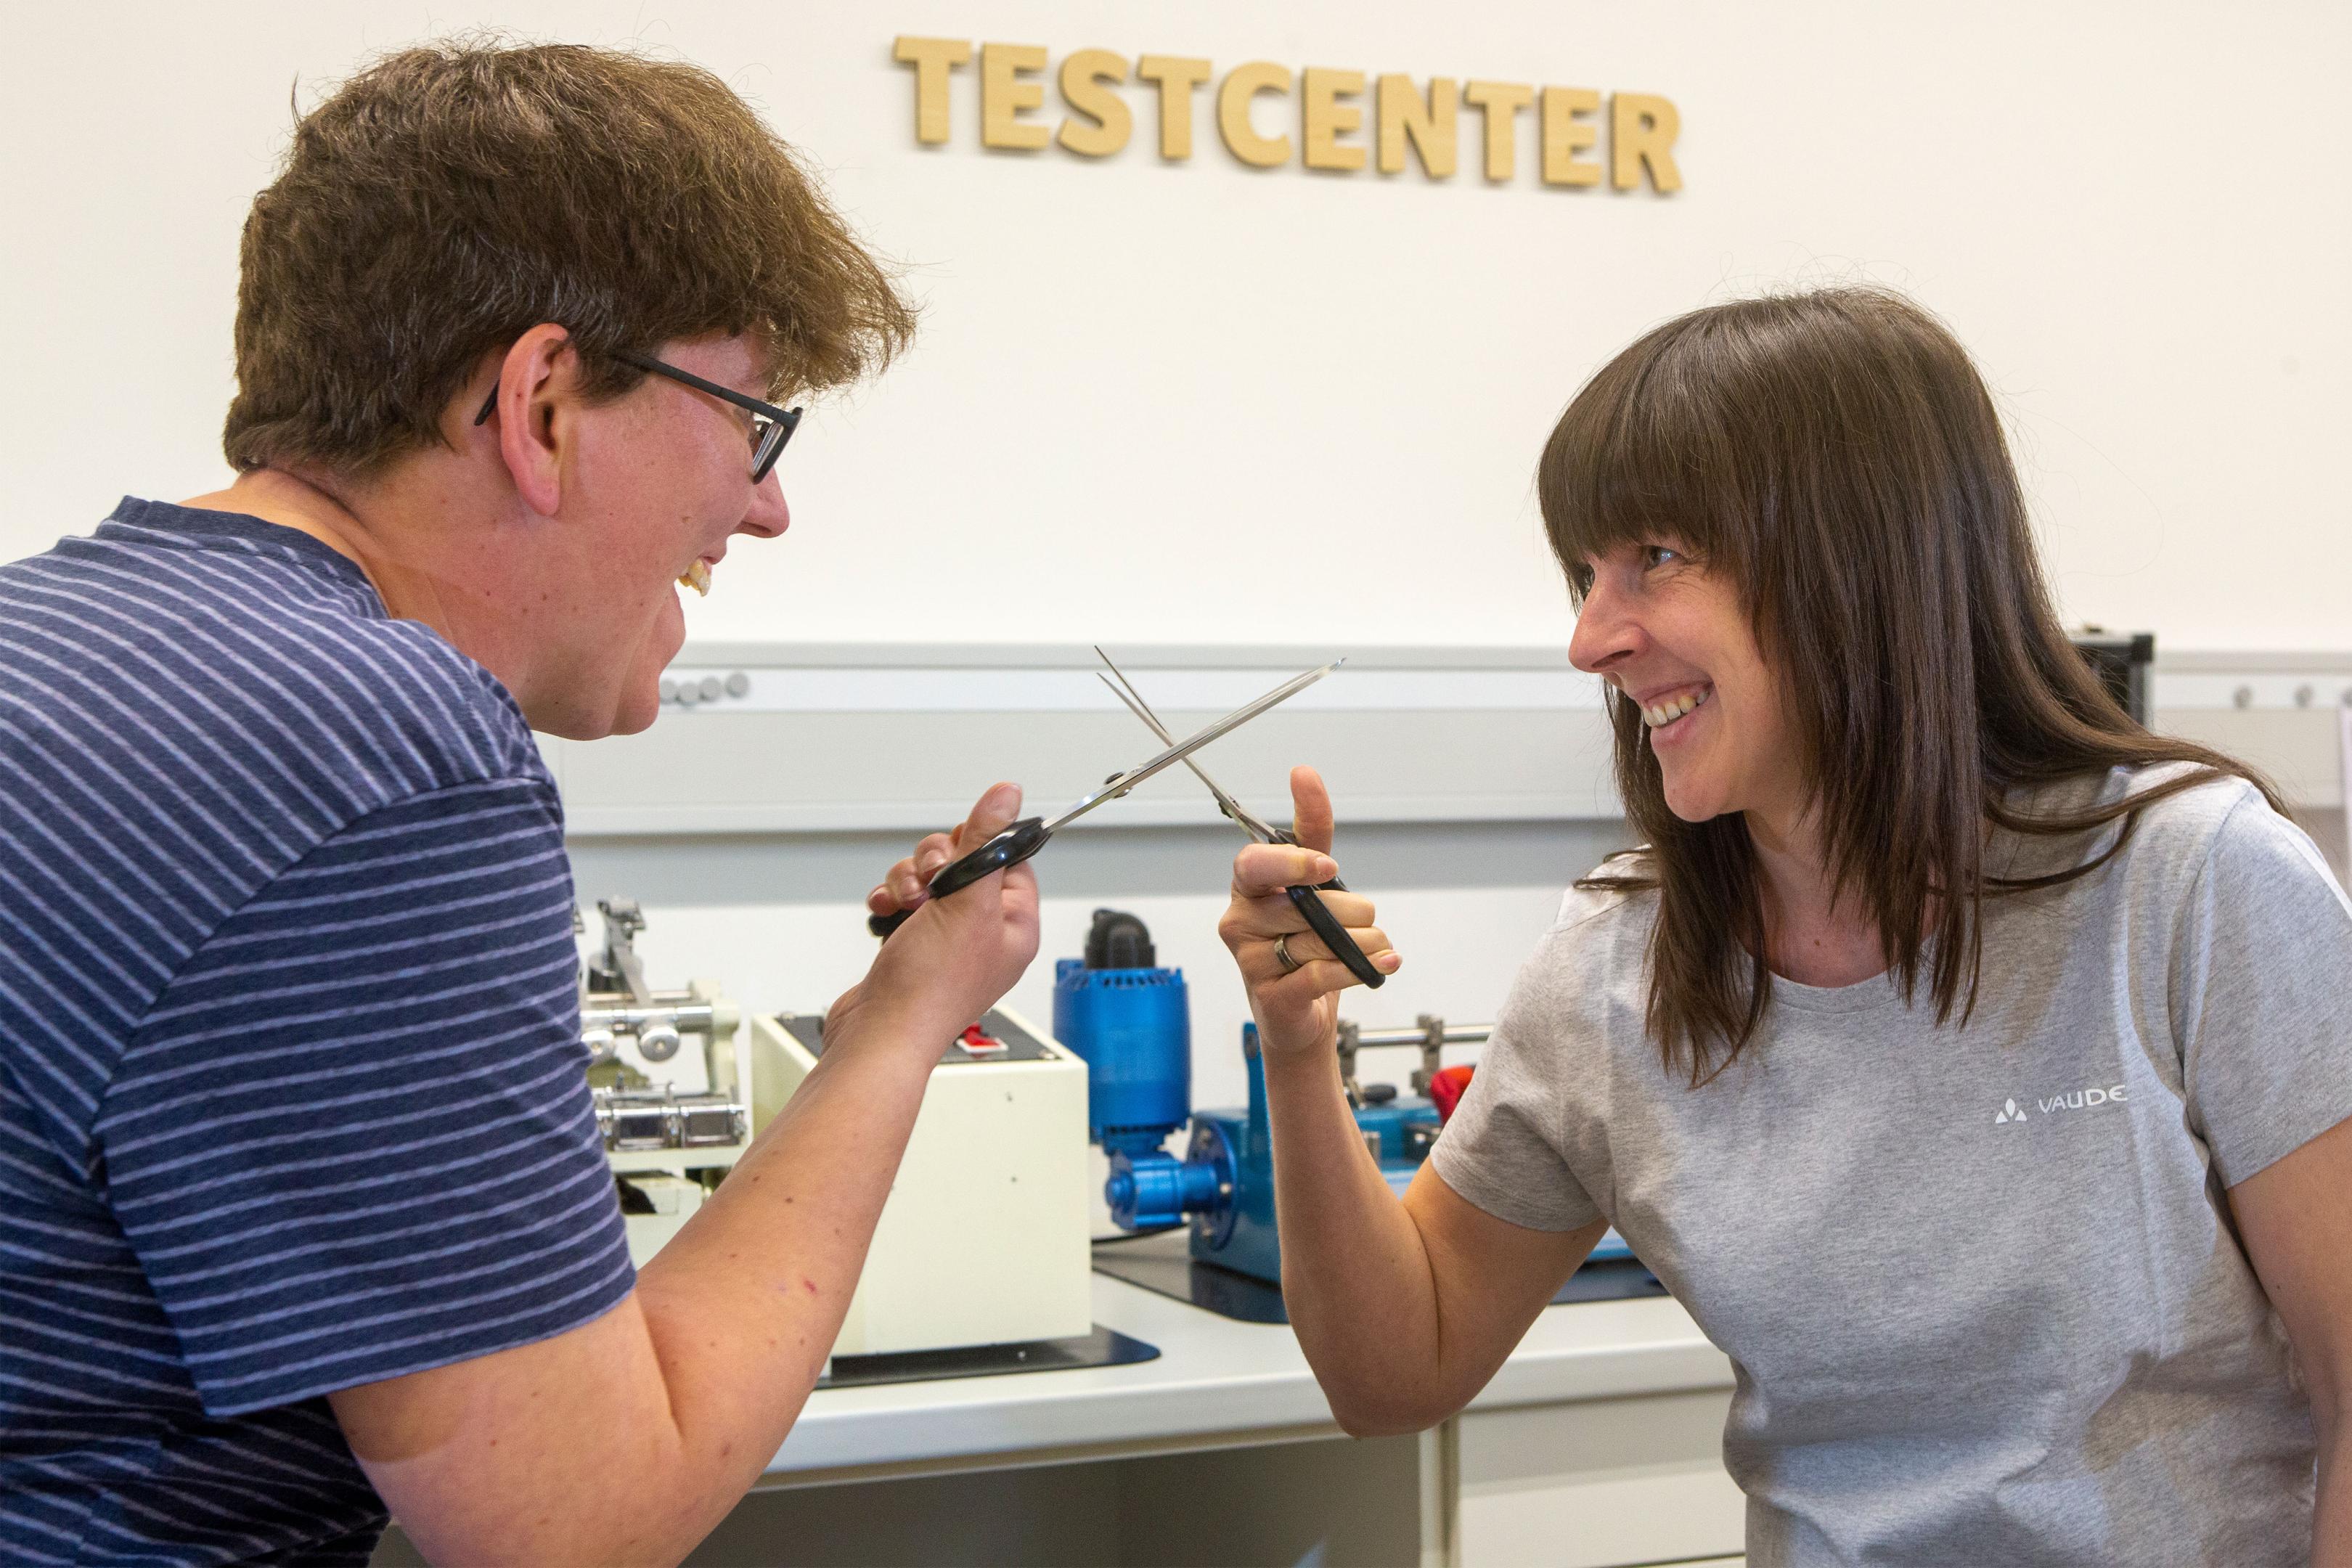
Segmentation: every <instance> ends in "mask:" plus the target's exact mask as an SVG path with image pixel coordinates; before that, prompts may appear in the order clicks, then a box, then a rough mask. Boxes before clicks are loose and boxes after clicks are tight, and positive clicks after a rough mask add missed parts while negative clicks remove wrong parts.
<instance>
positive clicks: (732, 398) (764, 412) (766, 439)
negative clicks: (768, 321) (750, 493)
mask: <svg viewBox="0 0 2352 1568" xmlns="http://www.w3.org/2000/svg"><path fill="white" fill-rule="evenodd" d="M613 357H614V359H616V360H619V361H620V362H621V363H624V364H633V365H635V366H636V367H637V368H638V369H639V370H645V371H651V372H652V373H653V374H656V375H666V376H667V377H669V378H670V379H671V380H672V381H676V382H682V383H684V384H686V385H688V386H690V387H692V388H694V389H695V390H696V391H697V392H707V393H709V394H710V395H711V396H713V397H716V398H718V399H719V400H720V401H721V402H724V403H731V404H733V405H735V406H736V407H738V408H742V409H748V410H749V411H750V412H751V482H752V483H753V484H755V485H756V484H758V483H759V482H760V481H761V479H766V478H767V477H768V470H769V469H770V468H774V467H775V466H776V458H777V457H778V455H779V454H781V453H782V451H783V449H784V443H785V442H787V441H789V440H791V439H792V438H793V430H794V429H795V428H796V427H797V426H799V425H800V422H801V411H800V410H799V409H797V408H779V407H777V406H776V405H774V404H772V403H763V402H761V400H760V399H759V398H756V397H751V396H748V395H745V394H743V393H740V392H738V391H736V390H735V389H734V388H733V387H731V386H721V385H719V384H718V383H717V382H715V381H705V380H704V379H703V378H702V377H700V376H698V375H697V374H694V373H693V372H692V371H690V370H680V369H678V368H677V366H676V365H674V364H667V363H664V362H662V361H660V360H657V359H656V358H654V357H653V356H652V355H651V354H633V353H615V354H614V356H613ZM498 406H499V389H498V388H497V387H495V386H494V387H492V388H490V395H489V396H488V398H487V399H485V400H484V402H483V404H482V411H481V412H480V413H479V414H477V415H475V416H474V423H475V424H477V425H480V424H484V423H486V422H487V421H488V419H489V417H490V416H491V415H492V414H493V413H495V412H496V411H497V409H498Z"/></svg>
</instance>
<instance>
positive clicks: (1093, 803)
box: [1045, 658, 1348, 833]
mask: <svg viewBox="0 0 2352 1568" xmlns="http://www.w3.org/2000/svg"><path fill="white" fill-rule="evenodd" d="M1347 662H1348V661H1347V660H1346V659H1343V658H1342V659H1333V660H1332V661H1331V662H1330V663H1329V664H1327V665H1325V666H1323V667H1322V668H1320V669H1310V670H1308V671H1307V672H1306V673H1305V674H1304V675H1295V676H1293V677H1291V678H1290V679H1288V680H1286V681H1284V682H1283V683H1282V684H1281V685H1280V686H1277V687H1276V688H1275V689H1273V690H1271V691H1269V692H1267V693H1266V694H1265V696H1263V697H1261V698H1259V699H1258V700H1256V701H1255V702H1250V703H1245V704H1244V705H1243V706H1242V707H1239V708H1236V709H1234V710H1233V711H1232V712H1230V713H1228V714H1226V715H1225V716H1224V717H1223V718H1222V719H1220V720H1218V721H1215V722H1214V723H1213V724H1210V725H1209V726H1207V727H1206V728H1205V729H1202V730H1200V731H1196V732H1195V733H1193V734H1191V735H1187V736H1186V737H1185V738H1184V739H1183V740H1181V741H1179V742H1176V743H1175V744H1174V745H1172V746H1171V747H1169V748H1168V749H1167V750H1166V751H1164V752H1160V754H1159V755H1158V756H1156V757H1154V758H1152V759H1151V760H1150V762H1148V763H1140V764H1139V765H1138V766H1135V767H1132V768H1129V769H1128V771H1127V772H1125V773H1114V774H1112V775H1111V777H1110V779H1109V781H1108V783H1106V784H1104V785H1103V786H1102V788H1100V789H1098V790H1097V791H1095V792H1094V793H1093V794H1092V795H1088V796H1087V798H1086V799H1084V800H1082V801H1080V802H1078V804H1077V805H1074V806H1072V807H1070V809H1069V810H1067V811H1066V812H1064V813H1063V814H1062V815H1061V816H1058V817H1056V818H1055V819H1054V820H1053V821H1052V822H1050V823H1048V824H1046V826H1045V831H1046V832H1048V833H1057V832H1059V831H1060V830H1061V829H1063V828H1065V827H1066V826H1069V825H1070V824H1071V823H1073V822H1075V821H1076V820H1077V819H1078V818H1079V817H1081V816H1085V815H1086V814H1087V813H1088V812H1090V811H1092V810H1093V809H1094V808H1095V807H1097V806H1098V805H1101V804H1102V803H1103V802H1105V801H1107V800H1116V799H1118V797H1119V796H1120V795H1125V794H1126V793H1127V792H1128V791H1129V790H1131V789H1133V788H1134V787H1135V786H1136V785H1137V784H1141V783H1142V782H1143V781H1144V780H1146V779H1148V778H1150V776H1151V775H1152V774H1154V773H1158V772H1160V770H1161V769H1162V768H1170V767H1173V766H1175V765H1176V764H1177V763H1181V762H1182V761H1183V760H1184V759H1185V758H1186V757H1189V756H1191V755H1192V753H1193V752H1197V751H1199V750H1200V749H1201V748H1202V747H1203V746H1205V745H1207V744H1208V743H1209V742H1212V741H1213V740H1216V739H1217V738H1218V737H1219V736H1221V735H1227V734H1230V733H1232V732H1233V731H1235V730H1238V729H1240V728H1241V727H1242V726H1243V725H1244V724H1246V723H1248V722H1249V721H1251V720H1253V719H1255V718H1256V717H1257V716H1258V715H1259V714H1261V713H1263V712H1265V710H1267V709H1269V708H1272V707H1273V706H1275V705H1276V703H1279V702H1286V701H1287V700H1290V699H1291V698H1293V697H1296V696H1297V695H1298V693H1300V692H1301V691H1304V690H1306V689H1307V688H1308V687H1310V686H1312V685H1314V684H1315V683H1316V682H1317V681H1318V680H1320V679H1323V678H1324V677H1325V676H1327V675H1328V674H1330V673H1331V672H1332V671H1333V670H1335V669H1337V668H1339V667H1340V666H1341V665H1343V664H1345V663H1347Z"/></svg>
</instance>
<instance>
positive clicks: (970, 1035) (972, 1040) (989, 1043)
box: [956, 1024, 1013, 1057]
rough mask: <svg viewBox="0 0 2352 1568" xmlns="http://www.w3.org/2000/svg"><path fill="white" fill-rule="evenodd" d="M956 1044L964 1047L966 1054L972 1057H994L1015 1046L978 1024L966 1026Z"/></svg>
mask: <svg viewBox="0 0 2352 1568" xmlns="http://www.w3.org/2000/svg"><path fill="white" fill-rule="evenodd" d="M956 1044H957V1045H959V1046H961V1047H963V1049H964V1054H965V1055H966V1056H972V1057H992V1056H996V1055H998V1054H999V1053H1001V1052H1003V1051H1009V1050H1011V1049H1012V1048H1013V1047H1010V1046H1008V1045H1006V1044H1005V1043H1004V1042H1003V1040H1000V1039H998V1038H997V1037H995V1036H994V1035H992V1034H989V1033H988V1032H987V1031H986V1030H984V1029H982V1027H981V1026H979V1025H978V1024H970V1025H967V1026H965V1027H964V1031H963V1033H962V1034H961V1035H959V1036H957V1037H956Z"/></svg>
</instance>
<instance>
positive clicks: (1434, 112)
mask: <svg viewBox="0 0 2352 1568" xmlns="http://www.w3.org/2000/svg"><path fill="white" fill-rule="evenodd" d="M979 54H980V69H979V72H978V73H977V74H978V76H979V78H980V93H979V97H980V144H981V145H982V146H983V147H988V148H992V149H998V150H1002V151H1007V152H1025V153H1034V152H1037V151H1039V150H1041V149H1043V148H1045V147H1046V146H1049V145H1051V144H1054V143H1056V142H1058V143H1059V144H1060V145H1061V146H1062V148H1063V149H1064V150H1065V151H1066V152H1069V153H1076V154H1077V155H1079V156H1080V157H1086V158H1109V157H1112V156H1115V155H1116V154H1118V153H1122V152H1125V151H1126V149H1127V144H1128V142H1129V141H1131V140H1132V139H1133V138H1134V134H1135V112H1134V110H1133V108H1132V107H1131V106H1130V104H1129V101H1128V99H1127V97H1126V95H1125V94H1124V93H1123V92H1122V91H1121V90H1120V89H1122V88H1124V87H1126V86H1127V85H1128V83H1129V80H1130V79H1132V80H1133V81H1134V82H1136V83H1137V84H1139V85H1140V86H1148V87H1149V88H1150V89H1152V90H1153V92H1154V93H1156V94H1157V96H1158V100H1159V105H1158V107H1159V111H1160V112H1159V122H1160V157H1161V158H1162V159H1165V160H1167V161H1169V162H1171V163H1181V162H1182V161H1184V160H1186V159H1188V158H1190V157H1192V124H1193V108H1194V105H1195V104H1196V103H1197V101H1198V98H1197V94H1198V91H1199V89H1202V88H1203V87H1205V86H1207V85H1209V83H1210V82H1211V81H1212V80H1213V79H1215V78H1216V70H1215V68H1214V67H1213V65H1212V64H1211V63H1210V62H1209V61H1207V60H1204V59H1195V58H1190V57H1187V56H1182V55H1142V56H1139V57H1138V58H1136V60H1135V62H1134V64H1133V65H1132V66H1131V67H1130V66H1129V63H1128V59H1127V57H1126V56H1124V55H1121V54H1118V53H1116V52H1114V51H1113V50H1110V49H1077V50H1074V51H1073V52H1071V53H1070V54H1068V55H1066V56H1064V57H1063V59H1062V62H1061V68H1060V69H1059V70H1058V71H1056V72H1055V84H1056V85H1057V87H1058V88H1059V89H1060V93H1061V100H1062V103H1063V105H1064V106H1065V107H1066V109H1067V110H1069V112H1068V113H1067V114H1066V115H1065V116H1064V117H1063V119H1062V121H1061V123H1060V125H1059V126H1054V125H1050V124H1048V123H1047V122H1046V121H1045V120H1044V119H1043V118H1031V111H1033V110H1043V109H1044V108H1045V82H1044V80H1043V79H1042V78H1043V76H1044V74H1045V69H1046V67H1047V64H1048V57H1047V53H1046V50H1045V47H1043V46H1041V45H1037V44H1002V43H983V44H982V45H981V46H980V50H979ZM891 58H892V59H894V60H896V61H897V62H898V64H900V65H903V66H908V67H911V68H913V72H914V84H913V85H914V89H915V140H916V141H917V142H919V143H921V144H922V145H925V146H933V147H936V146H940V145H944V144H945V143H947V142H950V140H952V135H951V125H950V121H951V116H950V106H951V102H952V99H953V89H952V80H953V78H954V75H955V73H956V72H958V71H960V70H961V69H962V68H965V67H966V66H969V65H971V63H972V45H971V40H969V39H965V38H924V37H913V36H911V35H908V36H902V37H899V38H898V39H897V40H896V42H895V44H894V45H893V47H892V48H891ZM1365 83H1366V76H1365V73H1364V72H1362V71H1359V70H1339V69H1332V68H1326V67H1320V66H1310V67H1307V68H1306V69H1305V70H1303V71H1301V72H1300V73H1298V75H1297V77H1296V78H1294V77H1293V75H1292V73H1291V70H1290V68H1289V67H1287V66H1284V65H1277V64H1276V63H1274V62H1273V61H1270V60H1252V61H1249V62H1248V63H1246V64H1244V65H1238V66H1235V67H1234V68H1232V69H1231V70H1229V71H1227V72H1225V74H1224V76H1223V79H1222V80H1217V81H1216V93H1215V104H1216V115H1217V132H1218V135H1219V137H1220V139H1221V140H1223V142H1224V144H1225V148H1226V151H1228V152H1230V153H1232V154H1233V155H1234V157H1235V158H1236V159H1238V160H1240V161H1241V162H1242V163H1246V164H1248V165H1249V166H1251V167H1252V168H1256V169H1274V168H1279V167H1281V166H1282V165H1283V164H1285V163H1290V162H1291V161H1292V153H1293V151H1294V149H1295V150H1296V152H1297V162H1298V163H1301V164H1303V165H1304V166H1305V167H1307V168H1309V169H1315V170H1320V171H1323V172H1326V173H1329V174H1356V173H1360V172H1361V171H1362V170H1364V168H1365V167H1366V166H1367V164H1369V165H1370V167H1372V168H1375V169H1378V170H1379V171H1380V172H1381V174H1402V173H1403V172H1404V168H1405V163H1406V162H1407V157H1406V153H1407V150H1408V149H1410V150H1411V152H1412V155H1413V156H1414V157H1416V158H1418V159H1419V161H1420V163H1421V169H1422V173H1423V175H1425V176H1426V177H1427V178H1429V179H1432V180H1450V179H1452V178H1453V177H1454V173H1455V170H1456V168H1457V167H1458V165H1459V163H1460V143H1459V132H1460V126H1459V121H1460V116H1461V107H1462V106H1463V105H1464V104H1467V105H1468V106H1469V107H1471V108H1472V109H1475V110H1477V111H1478V116H1479V121H1480V126H1481V129H1482V130H1483V131H1484V132H1485V134H1484V135H1483V136H1482V137H1481V138H1480V150H1481V152H1482V153H1483V156H1482V157H1481V159H1480V167H1481V169H1482V170H1483V172H1484V174H1485V175H1486V179H1487V180H1488V181H1490V182H1492V183H1494V184H1508V183H1511V182H1512V181H1514V180H1515V179H1516V178H1517V174H1518V148H1519V125H1520V121H1521V111H1522V110H1527V109H1529V108H1533V109H1535V110H1536V113H1535V115H1534V116H1533V118H1534V119H1535V121H1536V122H1537V128H1538V146H1539V148H1540V150H1541V157H1540V160H1539V163H1538V167H1539V173H1540V176H1541V177H1540V180H1539V182H1538V183H1539V184H1540V185H1544V186H1550V187H1553V188H1559V189H1569V190H1590V189H1593V188H1596V187H1598V186H1600V185H1601V184H1602V179H1601V175H1602V173H1603V167H1604V164H1605V166H1606V172H1607V174H1608V181H1607V184H1608V186H1609V188H1611V189H1612V190H1618V191H1632V190H1638V189H1640V188H1641V187H1642V185H1643V184H1644V182H1645V181H1646V183H1647V184H1648V185H1649V188H1650V189H1651V190H1653V191H1655V192H1657V193H1658V194H1659V195H1668V194H1671V193H1673V192H1675V191H1679V190H1681V189H1682V187H1683V176H1682V170H1681V169H1680V167H1679V166H1678V165H1677V164H1676V163H1675V142H1676V141H1677V140H1678V139H1679V138H1680V136H1681V134H1682V115H1681V113H1680V111H1679V110H1676V109H1675V105H1674V102H1673V100H1670V99H1665V98H1661V97H1659V96H1658V95H1656V94H1654V93H1643V92H1619V93H1611V94H1606V95H1604V94H1603V93H1601V92H1600V91H1598V90H1597V89H1592V88H1583V87H1557V86H1542V87H1538V86H1532V85H1529V84H1528V83H1525V82H1514V81H1486V80H1476V81H1467V82H1465V81H1460V80H1458V79H1455V78H1454V77H1443V76H1440V77H1431V78H1430V79H1428V84H1427V86H1426V87H1423V86H1419V85H1416V83H1415V81H1414V79H1412V77H1411V76H1408V75H1406V74H1404V73H1402V72H1395V71H1391V72H1387V73H1384V74H1382V75H1381V76H1379V77H1378V78H1376V79H1372V81H1371V99H1372V102H1371V105H1370V127H1369V131H1370V134H1369V135H1367V134H1366V132H1367V129H1368V128H1367V125H1366V106H1365V103H1364V98H1365ZM1294 88H1295V91H1294ZM965 90H966V91H969V90H970V89H965ZM1294 99H1295V103H1294V102H1293V100H1294ZM1266 100H1272V101H1266ZM1604 106H1605V107H1606V108H1607V110H1608V113H1607V115H1606V116H1605V117H1604V116H1603V115H1602V113H1601V110H1602V109H1603V107H1604ZM1286 110H1287V111H1286ZM1285 123H1290V124H1295V125H1296V126H1297V132H1298V133H1297V137H1296V138H1295V139H1294V138H1293V137H1292V136H1291V135H1290V134H1289V133H1288V132H1287V131H1286V130H1284V129H1280V127H1281V126H1283V125H1284V124H1285ZM1604 127H1605V128H1606V132H1607V137H1608V146H1607V148H1606V150H1605V152H1604V150H1603V149H1602V147H1601V137H1602V132H1603V128H1604ZM1368 154H1369V156H1368Z"/></svg>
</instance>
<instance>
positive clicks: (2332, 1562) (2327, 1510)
mask: <svg viewBox="0 0 2352 1568" xmlns="http://www.w3.org/2000/svg"><path fill="white" fill-rule="evenodd" d="M2316 1502H2317V1506H2316V1507H2315V1508H2314V1509H2313V1510H2312V1516H2311V1568H2352V1453H2347V1451H2346V1447H2345V1443H2344V1438H2343V1429H2342V1427H2341V1426H2340V1425H2339V1424H2338V1423H2336V1422H2335V1421H2332V1420H2322V1421H2321V1423H2320V1427H2319V1491H2318V1497H2317V1499H2316Z"/></svg>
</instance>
